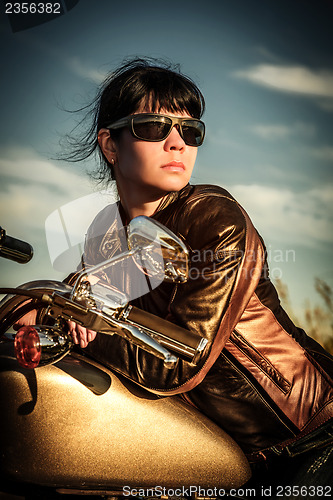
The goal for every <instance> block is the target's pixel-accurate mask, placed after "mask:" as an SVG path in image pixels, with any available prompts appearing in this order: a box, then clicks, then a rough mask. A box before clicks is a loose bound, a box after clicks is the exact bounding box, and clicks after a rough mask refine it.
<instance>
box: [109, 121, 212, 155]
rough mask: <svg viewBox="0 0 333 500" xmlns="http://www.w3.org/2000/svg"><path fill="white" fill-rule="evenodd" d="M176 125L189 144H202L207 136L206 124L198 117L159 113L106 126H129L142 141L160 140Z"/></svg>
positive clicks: (113, 128) (111, 127) (113, 127)
mask: <svg viewBox="0 0 333 500" xmlns="http://www.w3.org/2000/svg"><path fill="white" fill-rule="evenodd" d="M175 125H178V130H179V134H180V136H181V138H182V139H183V141H184V142H185V144H187V145H188V146H194V147H197V146H201V144H202V143H203V140H204V137H205V124H204V122H202V121H201V120H197V119H196V118H175V117H174V116H169V115H161V114H159V113H140V114H137V115H130V116H127V117H126V118H121V119H120V120H118V121H116V122H114V123H111V125H108V126H107V127H106V128H108V129H111V130H116V129H118V128H123V127H128V128H129V130H130V131H131V132H132V134H133V136H134V137H136V138H137V139H141V140H142V141H150V142H158V141H163V140H164V139H166V138H167V137H168V135H169V134H170V132H171V130H172V129H173V127H174V126H175Z"/></svg>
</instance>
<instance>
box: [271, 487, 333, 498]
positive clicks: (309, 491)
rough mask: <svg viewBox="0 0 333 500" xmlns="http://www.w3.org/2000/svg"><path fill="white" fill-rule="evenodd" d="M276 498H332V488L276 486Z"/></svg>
mask: <svg viewBox="0 0 333 500" xmlns="http://www.w3.org/2000/svg"><path fill="white" fill-rule="evenodd" d="M276 496H277V497H283V498H286V497H291V498H296V497H300V499H301V498H302V497H303V498H304V497H306V498H311V497H313V498H314V499H317V498H321V497H326V498H327V497H328V498H332V487H331V486H277V488H276Z"/></svg>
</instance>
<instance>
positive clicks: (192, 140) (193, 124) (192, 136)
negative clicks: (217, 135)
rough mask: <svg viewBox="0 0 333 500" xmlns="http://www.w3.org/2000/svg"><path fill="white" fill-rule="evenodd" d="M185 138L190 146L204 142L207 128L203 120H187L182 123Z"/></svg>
mask: <svg viewBox="0 0 333 500" xmlns="http://www.w3.org/2000/svg"><path fill="white" fill-rule="evenodd" d="M182 131H183V138H184V141H185V143H186V144H187V145H188V146H200V144H202V141H203V138H204V133H205V129H204V126H203V124H202V123H201V122H198V121H190V120H187V121H186V122H184V123H183V124H182Z"/></svg>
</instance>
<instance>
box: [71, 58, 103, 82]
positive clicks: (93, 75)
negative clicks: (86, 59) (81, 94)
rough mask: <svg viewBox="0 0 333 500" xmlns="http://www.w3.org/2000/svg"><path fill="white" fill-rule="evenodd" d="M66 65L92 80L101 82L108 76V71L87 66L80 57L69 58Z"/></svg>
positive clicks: (82, 76)
mask: <svg viewBox="0 0 333 500" xmlns="http://www.w3.org/2000/svg"><path fill="white" fill-rule="evenodd" d="M65 62H66V66H67V67H68V68H69V69H70V70H71V71H72V72H73V73H74V74H75V75H77V76H79V77H81V78H85V79H88V80H92V81H93V82H95V83H97V84H100V83H102V81H103V80H104V79H105V77H106V73H103V72H101V71H98V70H97V69H94V68H91V67H88V66H86V65H85V64H84V63H83V62H82V61H81V60H80V59H79V58H78V57H71V58H69V59H67V60H66V61H65Z"/></svg>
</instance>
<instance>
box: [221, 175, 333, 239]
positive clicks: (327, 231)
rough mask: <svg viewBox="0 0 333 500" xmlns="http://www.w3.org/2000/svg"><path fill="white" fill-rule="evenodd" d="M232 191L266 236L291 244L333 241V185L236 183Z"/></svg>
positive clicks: (231, 187)
mask: <svg viewBox="0 0 333 500" xmlns="http://www.w3.org/2000/svg"><path fill="white" fill-rule="evenodd" d="M229 190H230V192H231V193H232V195H233V196H234V197H235V198H236V199H237V200H238V201H239V202H240V203H241V204H242V206H244V208H245V209H246V210H247V211H248V213H249V215H250V217H251V218H252V220H253V222H254V224H255V226H256V227H257V229H258V231H259V232H260V233H262V234H263V236H264V238H266V239H268V240H270V241H275V242H276V241H278V242H280V244H288V245H289V246H291V247H292V245H293V244H294V245H296V244H297V245H302V246H305V247H310V248H314V247H317V246H318V245H321V244H332V243H333V218H332V213H333V186H330V185H328V186H324V187H321V188H320V189H317V188H316V189H310V190H307V191H302V192H293V191H292V190H290V189H277V188H275V187H272V186H263V185H250V186H246V185H234V186H230V187H229ZM267 207H269V209H267Z"/></svg>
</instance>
